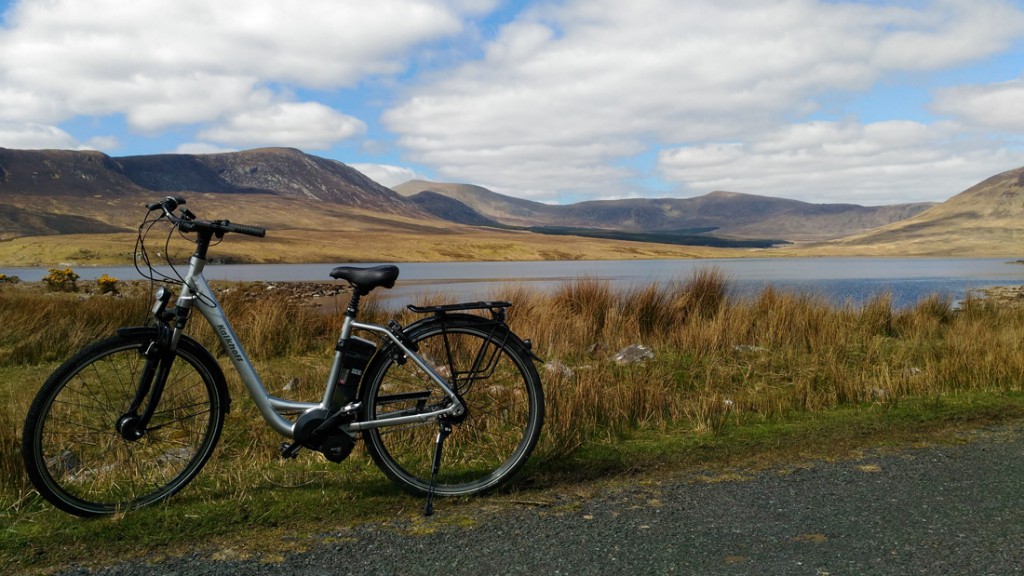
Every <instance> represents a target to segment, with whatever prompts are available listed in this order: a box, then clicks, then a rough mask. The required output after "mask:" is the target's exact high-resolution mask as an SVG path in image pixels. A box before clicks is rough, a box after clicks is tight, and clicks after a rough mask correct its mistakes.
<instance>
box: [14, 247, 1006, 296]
mask: <svg viewBox="0 0 1024 576" xmlns="http://www.w3.org/2000/svg"><path fill="white" fill-rule="evenodd" d="M335 265H336V264H333V263H325V264H232V265H210V266H209V267H208V268H207V270H206V276H207V278H209V279H211V280H241V281H254V280H261V281H267V282H282V281H331V280H330V277H329V276H328V274H329V272H330V270H331V268H332V267H334V266H335ZM367 265H371V264H367ZM398 266H399V268H400V269H401V276H400V278H399V282H398V285H396V287H395V289H394V290H391V291H388V293H387V294H388V300H389V301H394V302H396V304H398V303H401V302H405V301H408V300H410V299H412V298H415V297H416V296H418V295H420V294H422V293H424V292H428V293H443V294H445V295H453V296H454V297H456V298H458V299H461V300H480V299H487V298H490V297H492V295H493V293H494V291H495V289H496V288H497V287H498V286H500V285H501V284H503V283H509V282H513V283H524V284H528V285H529V286H530V287H533V288H536V289H538V290H548V289H551V288H552V287H555V286H558V285H560V284H561V283H563V282H565V281H568V280H572V279H575V278H595V279H603V280H607V281H608V282H610V283H611V284H612V285H613V286H614V287H617V288H629V287H634V286H643V285H647V284H650V283H652V282H657V283H666V282H671V281H675V280H683V281H685V280H686V279H688V278H689V277H690V276H691V275H692V274H693V273H694V272H696V271H698V270H702V269H717V270H719V271H720V272H721V273H722V274H723V275H724V276H725V277H726V278H727V279H728V280H729V283H730V287H731V290H732V292H733V293H734V294H736V295H749V294H754V293H756V292H758V291H760V290H762V289H763V288H764V287H766V286H768V285H773V286H775V287H777V288H779V289H782V290H789V291H800V292H809V293H815V294H821V295H823V296H825V297H826V298H828V299H829V300H831V301H832V302H835V303H843V302H847V301H849V302H852V303H854V304H857V303H860V302H863V301H865V300H866V299H868V298H871V297H873V296H876V295H878V294H881V293H890V294H891V295H892V298H893V303H894V305H895V306H897V307H904V306H908V305H913V304H914V303H916V302H917V301H919V300H920V299H922V298H924V297H926V296H928V295H930V294H942V295H945V296H949V297H950V298H952V299H954V300H958V299H961V298H963V297H964V296H965V295H966V294H967V292H968V291H969V290H973V289H979V288H985V287H990V286H1019V285H1024V265H1021V264H1019V263H1016V262H1014V261H1013V260H1012V259H1007V258H742V259H694V260H601V261H558V262H430V263H421V262H414V263H401V264H398ZM75 271H76V272H77V273H78V274H79V275H80V276H81V278H82V279H84V280H92V279H95V278H98V277H99V276H101V275H103V274H109V275H111V276H113V277H115V278H118V279H121V280H132V279H137V278H139V275H138V273H137V272H136V271H135V269H134V268H133V267H131V266H126V267H76V268H75ZM165 271H166V270H165ZM0 274H7V275H15V276H18V277H20V278H21V279H22V280H23V281H28V282H34V281H39V280H41V279H42V278H43V276H45V275H46V269H45V268H0Z"/></svg>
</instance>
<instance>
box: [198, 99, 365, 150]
mask: <svg viewBox="0 0 1024 576" xmlns="http://www.w3.org/2000/svg"><path fill="white" fill-rule="evenodd" d="M365 131H366V125H365V124H364V123H363V122H362V121H360V120H359V119H357V118H353V117H352V116H346V115H344V114H339V113H338V112H336V111H334V110H333V109H332V108H329V107H327V106H324V105H322V104H317V103H315V102H304V103H299V104H297V103H281V104H273V105H270V106H268V107H266V108H263V109H257V110H251V111H245V112H240V113H238V114H235V115H233V116H231V117H230V118H228V119H227V120H226V121H225V122H223V123H221V124H219V125H217V126H214V127H212V128H208V129H206V130H202V131H200V132H199V137H200V138H202V139H204V140H212V141H214V142H220V143H222V144H227V145H231V146H294V147H297V148H308V149H313V150H323V149H327V148H330V147H331V146H333V145H334V144H335V143H336V142H338V141H341V140H345V139H347V138H351V137H352V136H355V135H357V134H362V133H363V132H365Z"/></svg>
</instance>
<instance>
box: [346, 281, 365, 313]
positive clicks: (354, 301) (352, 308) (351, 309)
mask: <svg viewBox="0 0 1024 576" xmlns="http://www.w3.org/2000/svg"><path fill="white" fill-rule="evenodd" d="M362 296H363V293H362V292H361V291H360V290H359V289H358V288H356V287H355V286H353V287H352V297H351V298H349V300H348V308H347V309H346V310H345V316H347V317H348V318H351V319H353V320H355V319H356V315H357V314H359V300H360V298H362Z"/></svg>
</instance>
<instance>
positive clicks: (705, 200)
mask: <svg viewBox="0 0 1024 576" xmlns="http://www.w3.org/2000/svg"><path fill="white" fill-rule="evenodd" d="M394 190H395V191H396V192H398V193H399V194H402V195H404V196H407V197H409V198H411V199H413V200H414V201H415V202H417V204H418V205H420V206H421V207H422V208H423V209H424V210H426V211H427V212H430V213H431V214H434V215H435V216H438V217H440V218H445V219H449V220H452V221H457V222H468V221H470V220H471V219H482V220H488V221H493V222H496V223H499V224H503V225H506V226H514V227H524V228H532V229H538V228H545V227H568V228H573V229H584V228H591V229H602V230H615V231H621V232H632V233H641V232H642V233H649V232H675V233H689V234H701V233H707V232H712V231H713V233H714V235H715V236H719V237H726V238H745V239H753V238H761V239H765V238H775V239H785V240H788V241H821V240H829V239H834V238H841V237H844V236H848V235H850V234H855V233H859V232H862V231H864V230H867V229H871V228H876V227H878V226H882V225H885V224H890V223H892V222H898V221H901V220H904V219H906V218H909V217H911V216H914V215H916V214H918V213H920V212H922V211H924V210H926V209H928V208H929V207H931V206H932V204H930V203H917V204H899V205H892V206H858V205H855V204H812V203H808V202H800V201H797V200H787V199H781V198H770V197H766V196H756V195H752V194H740V193H736V192H711V193H710V194H706V195H704V196H699V197H696V198H660V199H625V200H600V201H590V202H580V203H577V204H569V205H549V204H542V203H539V202H531V201H529V200H523V199H519V198H512V197H509V196H504V195H502V194H498V193H496V192H493V191H491V190H488V189H486V188H482V187H480V186H471V185H466V184H444V183H436V182H426V181H423V180H413V181H410V182H406V183H404V184H400V185H398V186H395V187H394ZM442 197H443V198H446V199H448V200H455V201H458V202H459V203H460V204H462V206H456V205H454V204H452V203H451V202H450V201H442V200H441V198H442Z"/></svg>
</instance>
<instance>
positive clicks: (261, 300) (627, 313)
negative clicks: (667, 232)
mask: <svg viewBox="0 0 1024 576" xmlns="http://www.w3.org/2000/svg"><path fill="white" fill-rule="evenodd" d="M494 299H496V300H497V299H506V300H510V301H512V302H514V304H515V305H514V306H513V308H512V309H511V310H510V313H509V314H510V315H509V323H510V324H511V325H512V327H513V329H514V330H515V331H516V332H517V333H519V334H520V335H522V336H523V337H524V338H529V339H530V340H531V341H532V343H533V346H534V351H535V352H536V353H537V354H539V355H540V356H541V357H542V358H543V359H544V360H545V361H546V362H545V363H544V364H543V365H541V366H539V370H540V373H541V377H542V380H543V382H544V390H545V394H546V402H547V421H546V423H545V429H544V434H543V436H542V440H541V444H540V446H539V447H538V450H537V452H536V453H535V457H534V460H533V463H532V468H531V469H530V470H532V472H530V471H528V472H527V475H529V474H531V473H532V474H540V475H543V474H545V473H556V474H563V473H572V472H571V470H572V469H575V468H579V467H581V466H582V467H585V466H586V462H585V461H584V462H582V463H581V462H580V460H579V459H580V458H584V459H585V458H586V454H588V453H589V452H588V451H589V450H591V449H593V448H594V447H595V446H602V445H606V446H614V445H617V444H618V443H620V441H621V440H622V439H623V438H626V437H629V436H630V435H633V434H636V433H638V432H644V433H656V434H657V433H662V432H664V433H669V432H671V433H672V434H673V435H674V436H675V437H678V435H679V433H680V431H682V432H683V433H686V434H689V435H693V436H707V437H709V438H714V437H717V436H718V435H722V434H723V433H724V432H726V431H728V430H730V429H732V428H735V427H737V425H746V424H751V423H769V422H775V421H779V420H780V419H782V420H785V419H787V418H793V417H794V415H801V414H808V413H811V414H821V415H826V414H829V413H831V411H835V410H837V409H843V408H846V407H858V406H868V407H878V406H881V407H888V408H894V407H898V406H900V405H901V404H902V403H904V402H911V401H915V399H921V398H926V399H940V398H943V397H946V396H951V395H956V394H959V393H963V392H977V393H983V394H997V395H998V394H1007V395H1015V394H1017V393H1019V392H1020V391H1021V389H1022V387H1024V310H1021V309H1015V308H1007V307H997V306H995V305H992V304H990V303H988V302H986V301H983V300H977V299H969V300H968V301H966V302H965V303H964V304H963V305H962V307H961V308H960V309H957V310H954V308H953V305H952V302H951V301H950V300H948V299H946V298H942V297H938V296H934V297H930V298H927V299H924V300H922V301H921V302H920V303H918V304H917V305H916V306H914V307H911V308H907V309H894V308H893V306H892V301H891V299H890V298H889V297H888V296H884V295H883V296H880V297H876V298H874V299H872V300H870V301H868V302H866V303H864V304H862V305H853V304H847V305H843V306H835V305H832V304H829V303H827V302H826V301H825V300H823V299H822V298H819V297H816V296H813V295H809V294H801V293H790V292H783V291H780V290H777V289H773V288H767V289H765V290H763V291H762V292H760V293H759V294H756V295H754V296H750V297H744V298H740V297H733V296H731V295H730V291H729V283H728V281H727V280H726V279H725V278H724V277H723V275H722V274H721V273H719V272H718V271H717V270H714V269H710V270H703V271H699V272H697V273H695V274H693V275H692V276H691V277H690V278H687V279H681V280H679V281H676V282H672V283H668V284H664V285H650V286H640V287H635V288H632V289H628V290H613V289H611V287H610V285H609V284H608V283H607V282H604V281H602V280H597V279H592V278H582V279H577V280H573V281H569V282H566V283H564V284H563V285H562V286H561V287H560V288H558V289H556V290H554V291H553V292H551V293H547V294H542V293H537V292H536V291H534V290H531V289H530V288H529V287H526V286H522V285H515V284H510V285H507V286H505V287H504V288H502V289H501V290H500V291H499V292H497V293H496V294H494ZM428 300H429V301H430V302H432V303H437V302H438V301H441V300H444V298H443V297H440V295H438V294H434V295H431V296H429V297H425V298H424V299H423V300H422V301H421V303H425V302H426V301H428ZM222 302H223V304H224V306H225V307H226V308H227V310H228V314H229V317H231V318H232V320H233V322H234V323H235V327H236V329H237V331H238V332H239V335H240V336H241V338H242V340H243V342H245V343H246V346H247V348H248V352H249V353H250V355H251V356H252V357H253V359H254V360H256V361H257V364H258V368H259V370H260V374H261V376H262V377H263V380H264V382H265V383H266V385H267V386H268V388H269V389H270V390H271V392H272V393H275V394H278V395H283V396H289V397H293V398H296V399H301V400H313V399H316V398H318V395H319V394H320V391H321V390H322V386H323V383H324V380H325V379H326V375H327V372H328V370H329V363H330V357H331V352H332V350H333V346H334V343H335V339H336V337H337V331H338V329H339V327H340V325H341V321H342V319H341V316H340V314H325V313H323V312H321V311H319V310H317V309H316V308H311V307H307V306H303V305H300V304H298V303H282V300H281V298H280V297H279V296H278V295H277V294H275V292H274V291H273V290H262V291H258V290H257V291H253V290H249V291H248V292H246V291H245V290H236V291H231V292H228V293H226V294H224V296H223V298H222ZM147 307H148V302H146V301H145V299H144V298H140V299H136V300H133V299H132V297H118V298H115V297H106V296H104V297H99V296H93V297H86V298H83V297H82V296H80V295H79V296H75V295H70V296H68V295H59V296H58V295H49V294H42V293H39V292H35V293H33V292H31V291H26V290H14V291H12V290H3V291H0V313H2V315H3V319H4V322H5V324H6V325H7V326H8V329H7V330H5V331H2V332H0V376H7V378H5V379H4V380H3V381H2V382H0V516H3V515H7V516H8V517H9V518H17V517H18V515H19V514H25V513H26V512H25V510H26V509H28V510H34V511H39V510H45V509H46V508H47V507H46V505H44V504H42V503H40V502H39V501H38V498H34V497H32V496H31V493H30V491H29V489H28V486H27V482H26V480H25V479H24V478H23V472H22V469H21V461H20V456H19V455H18V454H17V450H18V446H19V442H20V428H21V423H22V420H23V418H24V414H25V410H26V409H27V406H28V403H29V402H30V401H31V397H32V395H34V393H35V391H36V389H37V388H38V386H39V384H40V383H41V382H42V380H43V379H45V377H46V375H47V374H48V373H49V372H50V371H52V369H53V368H54V366H55V365H56V362H57V361H59V360H62V359H63V358H65V357H67V356H68V355H70V353H71V352H72V351H73V350H75V349H76V348H78V347H80V346H81V345H83V344H85V343H86V342H87V341H89V340H92V339H94V338H96V337H99V336H102V335H105V334H107V333H109V332H111V331H112V330H113V329H114V328H116V327H117V326H120V325H125V324H133V323H138V322H139V319H140V316H141V315H142V314H144V311H145V309H146V308H147ZM363 312H364V316H363V317H362V319H364V320H366V321H370V322H378V323H380V322H385V321H386V320H387V318H388V317H389V316H388V315H386V314H385V313H384V311H383V310H382V309H381V308H380V307H378V306H375V305H374V304H373V301H372V300H367V301H366V303H365V305H364V308H363ZM398 318H399V321H400V322H402V323H403V324H408V323H410V322H412V321H414V320H415V319H416V318H417V317H416V316H415V315H413V314H411V313H409V312H402V313H400V314H398ZM201 324H202V323H201V322H199V321H197V322H194V323H193V327H194V328H195V330H194V331H193V335H194V336H195V337H197V338H198V339H199V340H200V341H201V342H204V343H205V344H207V345H208V346H210V347H211V349H212V350H217V353H218V354H221V352H220V351H219V350H218V349H217V347H218V346H219V345H218V343H217V342H216V341H215V339H214V337H213V335H212V334H210V333H209V331H208V329H206V328H205V327H203V328H200V325H201ZM631 346H644V347H646V348H648V349H649V350H650V351H651V353H652V354H653V358H649V359H646V360H644V361H641V362H635V363H619V362H617V361H616V360H615V357H616V354H617V353H618V352H619V351H620V350H622V349H624V348H626V347H631ZM222 362H223V364H224V366H225V372H226V373H227V374H228V377H229V385H230V386H231V387H232V396H233V398H234V399H235V402H234V406H233V410H232V413H231V415H230V417H229V420H228V422H227V424H226V426H225V430H224V436H223V438H222V441H221V447H220V449H219V450H218V453H217V454H215V456H214V458H213V459H212V460H211V462H210V463H209V464H208V465H207V468H206V469H205V470H204V471H203V473H202V474H201V475H200V476H199V478H198V479H197V480H196V483H195V484H194V487H193V486H190V487H189V488H188V489H186V490H185V491H184V492H183V493H182V495H179V496H178V497H176V499H180V500H185V501H187V502H195V501H200V502H205V503H206V505H207V506H211V507H217V506H220V504H218V503H219V502H222V501H223V500H225V499H228V500H230V501H232V502H236V503H238V504H239V506H240V507H241V508H245V507H246V505H248V504H252V506H253V507H255V508H259V507H261V506H263V505H264V504H265V503H266V502H265V500H266V499H268V498H277V497H272V496H269V495H268V494H273V493H274V490H275V488H277V487H291V488H295V487H299V486H303V487H308V488H309V490H312V491H313V492H311V493H310V494H311V495H310V497H311V498H312V497H314V496H315V494H316V493H322V492H324V493H325V492H328V491H329V492H332V493H333V492H337V491H339V490H340V491H342V492H344V490H348V489H353V490H354V489H355V488H344V487H346V486H349V487H351V486H356V487H360V488H358V490H363V491H364V492H365V493H364V492H359V493H358V494H354V493H351V492H345V494H347V495H346V496H343V497H342V498H343V499H351V500H358V499H359V498H364V497H369V496H368V495H370V494H373V495H377V494H379V493H380V492H379V491H384V492H387V490H388V488H387V485H388V484H387V481H386V480H385V479H384V478H383V477H382V476H380V475H379V474H377V473H376V472H375V471H374V470H373V468H372V464H371V463H369V461H368V458H367V457H366V456H365V454H363V453H362V452H361V450H360V449H359V448H357V450H356V452H355V453H354V454H353V456H352V457H351V458H350V459H349V461H347V462H346V463H345V464H344V466H346V467H348V468H347V469H346V470H345V471H344V472H343V473H337V472H333V470H334V469H333V468H330V467H329V466H328V467H325V465H324V464H323V463H322V462H321V461H320V460H318V459H317V456H315V455H306V456H304V458H305V459H304V460H300V461H299V462H292V463H287V464H286V465H283V464H281V462H279V460H278V458H277V446H278V445H279V443H280V438H279V437H277V436H276V435H274V434H273V433H272V432H270V431H269V430H267V429H266V427H265V426H264V425H263V423H262V420H261V419H260V417H259V414H258V413H257V411H256V410H255V408H254V407H253V405H252V403H251V402H250V401H248V399H247V398H246V397H245V396H246V393H245V391H244V390H243V389H242V386H241V384H240V383H239V382H238V379H237V377H236V376H234V375H233V371H232V370H230V368H229V367H228V366H227V364H228V362H227V361H226V360H224V359H223V358H222ZM14 375H16V376H15V377H14V378H13V380H12V376H14ZM14 380H16V381H14ZM360 494H362V495H361V496H360ZM388 494H391V496H390V497H394V496H393V493H388ZM289 495H290V496H295V494H293V493H289ZM280 498H284V496H281V497H280ZM174 501H175V499H172V505H173V502H174ZM275 501H276V500H275ZM314 507H315V506H314ZM218 509H219V508H218Z"/></svg>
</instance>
